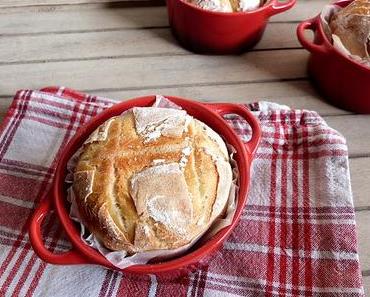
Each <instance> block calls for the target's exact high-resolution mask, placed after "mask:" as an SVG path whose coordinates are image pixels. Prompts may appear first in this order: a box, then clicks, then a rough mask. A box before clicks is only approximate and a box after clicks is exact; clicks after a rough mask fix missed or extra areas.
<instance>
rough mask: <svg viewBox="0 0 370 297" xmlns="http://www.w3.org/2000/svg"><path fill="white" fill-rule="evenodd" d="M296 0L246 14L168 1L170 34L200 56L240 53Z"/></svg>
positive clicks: (271, 3)
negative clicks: (211, 9)
mask: <svg viewBox="0 0 370 297" xmlns="http://www.w3.org/2000/svg"><path fill="white" fill-rule="evenodd" d="M295 2H296V0H288V1H287V2H279V1H278V0H270V1H268V2H267V3H266V4H265V5H264V6H262V7H260V8H258V9H256V10H253V11H246V12H215V11H209V10H205V9H202V8H199V7H196V6H195V5H193V4H190V3H187V2H186V1H185V0H167V9H168V17H169V23H170V26H171V29H172V32H173V34H174V35H175V37H176V38H177V39H178V40H179V42H180V43H181V44H182V45H183V46H184V47H185V48H187V49H190V50H192V51H195V52H200V53H212V54H232V53H241V52H243V51H244V50H246V49H248V48H250V47H252V46H254V45H255V44H256V43H257V42H258V41H259V40H260V39H261V37H262V34H263V32H264V30H265V27H266V24H267V21H268V19H269V18H270V17H271V16H273V15H275V14H278V13H281V12H283V11H285V10H288V9H289V8H291V7H292V6H293V5H294V4H295Z"/></svg>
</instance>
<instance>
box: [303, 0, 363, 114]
mask: <svg viewBox="0 0 370 297" xmlns="http://www.w3.org/2000/svg"><path fill="white" fill-rule="evenodd" d="M351 2H352V1H338V2H336V3H335V4H336V5H339V6H341V7H345V6H347V5H348V4H349V3H351ZM307 29H309V30H312V31H313V32H314V35H315V37H314V40H313V41H309V40H307V38H306V37H305V35H304V31H305V30H307ZM297 36H298V39H299V41H300V43H301V44H302V45H303V47H304V48H306V49H307V50H308V51H310V52H311V55H310V58H309V60H308V73H309V75H310V77H311V79H312V81H313V82H314V84H315V85H316V86H317V88H318V90H319V91H320V92H321V93H322V94H323V96H324V97H325V98H326V99H327V100H329V101H330V102H331V103H332V104H334V105H336V106H338V107H340V108H344V109H347V110H350V111H354V112H358V113H370V68H369V67H366V66H364V65H362V64H360V63H358V62H356V61H354V60H353V59H351V58H349V57H347V56H346V55H344V54H342V53H341V52H340V51H338V50H337V49H335V48H334V46H333V45H332V42H331V40H328V38H327V36H326V34H325V33H324V29H323V26H322V24H321V21H320V16H317V17H315V18H313V19H310V20H307V21H304V22H302V23H300V24H299V26H298V28H297Z"/></svg>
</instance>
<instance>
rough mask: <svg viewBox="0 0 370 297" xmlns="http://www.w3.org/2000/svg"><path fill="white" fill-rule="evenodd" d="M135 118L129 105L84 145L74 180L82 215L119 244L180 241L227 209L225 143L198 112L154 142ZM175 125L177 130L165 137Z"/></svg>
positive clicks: (164, 245)
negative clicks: (138, 127)
mask: <svg viewBox="0 0 370 297" xmlns="http://www.w3.org/2000/svg"><path fill="white" fill-rule="evenodd" d="M188 120H189V118H188ZM174 122H176V125H177V124H178V123H182V124H184V123H185V122H184V121H173V120H170V121H168V123H174ZM187 122H189V121H187ZM136 124H137V123H136ZM136 124H135V116H134V113H133V112H127V113H125V114H124V115H122V116H118V117H115V118H112V119H111V120H110V121H109V123H108V124H107V123H106V124H103V125H102V126H101V127H100V128H98V131H99V133H95V136H96V135H97V137H90V138H89V141H88V142H86V143H85V144H84V147H83V149H82V153H81V155H80V157H79V160H78V163H77V166H76V168H75V178H74V184H73V189H74V193H75V197H76V203H77V205H78V208H79V211H80V214H81V217H82V218H83V220H84V223H85V224H86V225H87V227H88V228H89V230H90V231H91V232H93V233H94V234H95V235H96V236H97V237H98V238H99V239H100V240H101V241H102V243H103V244H104V245H105V246H106V247H108V248H110V249H112V250H126V251H127V252H128V253H134V252H139V251H146V250H155V249H172V248H177V247H181V246H183V245H185V244H187V243H188V242H190V241H191V240H192V239H193V238H195V237H196V236H198V235H199V234H200V233H202V232H203V231H205V229H207V228H208V226H209V224H210V223H211V222H212V221H213V220H214V219H215V218H216V217H218V216H220V215H221V214H222V212H223V210H224V208H225V205H226V202H227V197H228V192H229V190H230V187H231V183H232V174H231V166H230V164H229V160H228V156H227V151H226V146H225V144H224V142H223V141H222V139H221V138H220V137H219V136H218V134H216V133H214V132H213V133H211V132H212V131H211V130H210V128H207V127H205V125H204V124H203V123H201V122H199V121H197V120H194V119H192V120H191V121H190V123H189V124H188V126H187V127H184V131H183V132H182V133H181V134H179V133H178V129H180V128H179V127H176V131H175V130H174V128H173V127H172V128H171V127H168V129H171V130H167V131H165V130H163V131H162V132H161V133H162V136H160V137H158V138H155V139H152V140H150V141H148V138H147V137H143V135H139V134H138V133H137V131H136V126H135V125H136ZM104 125H105V126H104ZM155 128H158V127H155ZM162 128H163V127H162ZM168 131H170V132H171V133H174V131H175V132H176V134H174V137H166V136H163V134H165V135H166V133H168ZM210 131H211V132H210ZM93 135H94V134H93ZM210 135H211V136H210ZM179 164H180V165H179ZM220 164H222V166H220ZM220 185H222V187H223V189H220V188H219V186H220ZM219 196H220V197H219ZM221 196H222V197H221ZM226 196H227V197H226ZM217 201H218V203H217ZM220 201H221V202H220ZM220 203H221V204H220ZM216 206H217V207H216Z"/></svg>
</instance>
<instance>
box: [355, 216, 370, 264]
mask: <svg viewBox="0 0 370 297" xmlns="http://www.w3.org/2000/svg"><path fill="white" fill-rule="evenodd" d="M356 225H357V236H358V246H359V248H358V251H359V256H360V263H361V270H362V271H370V240H369V238H370V211H360V212H357V213H356Z"/></svg>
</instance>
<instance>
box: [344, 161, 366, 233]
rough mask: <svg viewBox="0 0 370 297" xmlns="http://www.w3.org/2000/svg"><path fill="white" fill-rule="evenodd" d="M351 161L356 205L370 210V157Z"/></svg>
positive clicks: (358, 207) (357, 207)
mask: <svg viewBox="0 0 370 297" xmlns="http://www.w3.org/2000/svg"><path fill="white" fill-rule="evenodd" d="M349 161H350V162H349V166H350V168H351V185H352V192H353V200H354V203H355V207H356V209H369V210H370V195H369V193H370V158H355V159H350V160H349ZM369 238H370V237H369Z"/></svg>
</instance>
